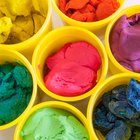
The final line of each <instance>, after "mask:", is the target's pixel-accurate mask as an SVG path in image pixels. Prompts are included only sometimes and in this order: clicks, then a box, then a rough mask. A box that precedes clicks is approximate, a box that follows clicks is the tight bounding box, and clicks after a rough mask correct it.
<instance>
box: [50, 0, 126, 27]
mask: <svg viewBox="0 0 140 140" xmlns="http://www.w3.org/2000/svg"><path fill="white" fill-rule="evenodd" d="M124 2H125V0H123V1H122V4H120V7H119V8H118V9H117V10H116V11H115V12H114V13H113V14H112V15H110V16H109V17H107V18H105V19H102V20H99V21H94V22H81V21H77V20H74V19H72V18H70V17H68V16H66V15H65V14H64V13H63V12H62V11H61V10H60V9H59V8H58V6H57V4H56V0H52V5H53V8H54V9H55V11H56V12H57V13H58V14H59V15H60V16H61V17H62V18H63V19H65V20H66V21H67V23H69V24H71V25H75V26H78V25H80V26H82V27H85V28H86V27H89V28H90V27H93V28H94V27H97V26H102V25H105V24H107V23H108V22H109V21H110V20H111V19H113V18H114V17H115V16H116V15H118V13H119V12H120V11H121V9H122V7H123V5H124Z"/></svg>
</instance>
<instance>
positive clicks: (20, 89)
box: [0, 63, 33, 125]
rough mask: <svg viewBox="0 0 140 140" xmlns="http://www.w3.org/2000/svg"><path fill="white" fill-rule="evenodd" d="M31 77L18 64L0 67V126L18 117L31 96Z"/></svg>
mask: <svg viewBox="0 0 140 140" xmlns="http://www.w3.org/2000/svg"><path fill="white" fill-rule="evenodd" d="M32 88H33V83H32V77H31V75H30V73H29V71H28V70H27V68H26V67H25V66H23V65H20V64H18V63H15V64H10V63H8V64H3V65H0V125H4V124H7V123H9V122H11V121H13V120H15V119H16V118H17V117H19V116H20V115H21V114H22V113H23V111H24V110H25V109H26V107H27V105H28V104H29V101H30V99H31V95H32Z"/></svg>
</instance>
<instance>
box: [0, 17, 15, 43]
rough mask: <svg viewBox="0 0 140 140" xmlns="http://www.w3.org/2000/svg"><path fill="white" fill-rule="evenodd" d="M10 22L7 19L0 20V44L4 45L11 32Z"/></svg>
mask: <svg viewBox="0 0 140 140" xmlns="http://www.w3.org/2000/svg"><path fill="white" fill-rule="evenodd" d="M11 28H12V21H11V19H10V18H8V17H2V18H0V43H4V42H5V41H6V40H7V38H8V36H9V34H10V31H11Z"/></svg>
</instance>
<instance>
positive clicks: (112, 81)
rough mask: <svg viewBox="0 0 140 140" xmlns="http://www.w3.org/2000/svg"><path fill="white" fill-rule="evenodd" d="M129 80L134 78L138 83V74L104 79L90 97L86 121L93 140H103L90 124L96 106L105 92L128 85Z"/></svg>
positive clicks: (119, 75) (126, 74)
mask: <svg viewBox="0 0 140 140" xmlns="http://www.w3.org/2000/svg"><path fill="white" fill-rule="evenodd" d="M131 78H135V79H136V80H138V81H140V77H139V76H138V74H129V73H122V74H116V75H114V76H111V77H110V78H108V79H106V80H105V81H104V82H103V83H102V84H100V86H99V87H98V89H96V91H95V94H93V95H92V96H91V98H90V101H89V104H88V109H87V119H88V124H89V127H90V128H91V133H92V137H93V140H104V139H105V138H104V137H103V135H102V134H101V133H100V132H99V131H97V130H96V129H94V126H93V123H92V120H93V119H94V116H93V112H94V110H95V108H96V106H97V104H98V103H99V102H100V101H101V98H102V96H103V94H104V93H105V92H107V91H110V90H112V89H113V88H114V87H116V86H119V85H122V84H128V83H129V82H130V79H131Z"/></svg>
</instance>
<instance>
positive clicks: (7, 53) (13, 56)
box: [0, 49, 37, 130]
mask: <svg viewBox="0 0 140 140" xmlns="http://www.w3.org/2000/svg"><path fill="white" fill-rule="evenodd" d="M5 62H10V63H15V62H17V63H21V64H23V65H24V66H26V68H27V69H28V70H29V72H30V74H31V76H32V80H33V91H32V97H31V100H30V102H29V104H28V106H27V108H26V109H25V111H24V112H23V113H22V114H21V115H20V116H19V117H18V118H17V119H15V120H13V121H12V122H10V123H8V124H5V125H2V126H0V130H4V129H8V128H10V127H12V126H14V125H15V124H17V123H18V122H19V121H21V120H22V119H23V117H24V115H25V114H27V112H28V111H29V110H30V109H31V107H32V106H33V104H34V103H35V101H36V94H37V81H36V76H35V73H34V70H33V68H32V66H31V64H30V63H29V61H28V60H27V59H26V58H25V57H24V56H23V55H21V54H20V53H18V52H16V51H13V50H9V49H0V64H4V63H5Z"/></svg>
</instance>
